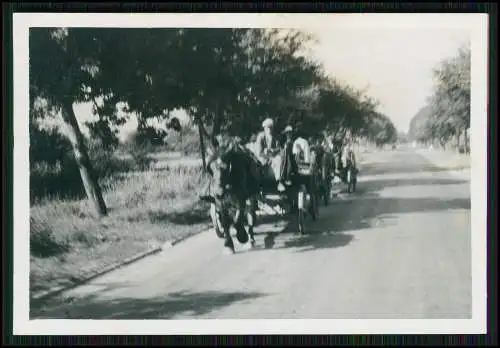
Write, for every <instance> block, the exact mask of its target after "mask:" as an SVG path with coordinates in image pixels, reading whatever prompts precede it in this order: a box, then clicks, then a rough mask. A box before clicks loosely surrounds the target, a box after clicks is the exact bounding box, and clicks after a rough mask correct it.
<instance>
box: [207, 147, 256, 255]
mask: <svg viewBox="0 0 500 348" xmlns="http://www.w3.org/2000/svg"><path fill="white" fill-rule="evenodd" d="M207 167H208V168H209V173H210V174H211V176H212V180H211V185H210V186H211V189H210V191H211V194H210V196H209V197H210V198H209V201H210V203H211V204H212V212H211V215H212V220H214V221H213V222H214V227H215V230H216V232H218V229H219V228H220V229H222V231H219V233H220V234H219V233H218V235H219V237H222V238H224V246H225V247H226V248H228V249H229V250H230V251H231V252H233V253H234V252H235V249H234V243H233V239H232V238H231V234H230V229H231V226H234V228H235V229H236V238H237V240H238V241H239V242H240V243H241V244H245V243H247V242H248V240H249V239H250V241H251V244H252V245H254V244H255V236H254V231H253V229H254V226H255V221H256V210H257V196H258V194H259V170H258V164H257V163H256V160H255V159H254V158H253V157H252V155H251V154H250V153H249V150H248V149H246V148H244V147H243V146H242V145H239V144H232V145H230V146H229V147H228V148H226V149H224V150H222V151H220V153H219V154H218V155H215V156H213V158H212V159H211V160H210V161H209V162H208V165H207ZM247 202H248V203H249V204H248V205H247ZM245 213H246V214H245ZM245 215H246V219H245ZM245 220H246V221H245ZM245 222H246V223H247V226H248V232H247V231H246V230H245Z"/></svg>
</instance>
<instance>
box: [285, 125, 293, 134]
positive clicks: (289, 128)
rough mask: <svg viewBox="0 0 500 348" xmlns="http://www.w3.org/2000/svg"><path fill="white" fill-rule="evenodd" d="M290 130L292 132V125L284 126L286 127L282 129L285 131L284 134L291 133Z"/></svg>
mask: <svg viewBox="0 0 500 348" xmlns="http://www.w3.org/2000/svg"><path fill="white" fill-rule="evenodd" d="M291 132H293V128H292V126H286V127H285V130H284V131H283V133H285V134H286V133H291Z"/></svg>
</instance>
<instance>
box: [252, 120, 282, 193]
mask: <svg viewBox="0 0 500 348" xmlns="http://www.w3.org/2000/svg"><path fill="white" fill-rule="evenodd" d="M262 128H263V130H262V131H261V132H260V133H259V134H257V139H256V141H255V145H256V155H257V158H258V159H259V161H260V163H261V165H262V169H263V174H264V175H265V176H270V177H274V178H275V180H276V181H277V182H278V190H279V191H284V190H285V187H284V185H283V183H282V182H281V174H282V173H281V170H280V169H281V167H282V162H283V161H282V156H281V155H280V146H279V143H278V137H277V136H276V135H275V133H274V121H273V120H272V119H270V118H266V119H265V120H264V121H263V122H262Z"/></svg>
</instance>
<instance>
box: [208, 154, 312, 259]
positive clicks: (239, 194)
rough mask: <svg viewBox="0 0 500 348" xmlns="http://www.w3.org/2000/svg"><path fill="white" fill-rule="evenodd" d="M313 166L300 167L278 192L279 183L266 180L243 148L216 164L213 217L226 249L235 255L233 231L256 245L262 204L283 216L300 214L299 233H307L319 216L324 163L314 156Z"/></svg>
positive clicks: (212, 193) (242, 241)
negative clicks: (276, 208) (308, 221)
mask: <svg viewBox="0 0 500 348" xmlns="http://www.w3.org/2000/svg"><path fill="white" fill-rule="evenodd" d="M311 157H312V160H311V163H298V173H296V175H294V176H293V177H292V178H291V183H290V185H287V186H286V189H285V191H284V192H278V190H277V185H276V181H274V180H272V179H268V178H266V177H263V176H262V175H260V174H261V171H260V170H261V168H260V167H259V164H258V161H256V160H255V158H254V157H253V154H252V153H251V152H250V151H249V150H248V149H246V148H244V147H243V146H241V145H237V146H231V147H230V148H228V149H227V150H225V151H224V154H223V155H221V156H220V157H219V158H218V159H217V160H215V161H214V163H213V169H212V179H213V180H212V184H213V185H212V187H213V189H212V190H211V191H212V192H211V193H210V195H209V196H210V199H209V200H210V203H211V208H210V216H211V219H212V223H213V226H214V230H215V233H216V235H217V236H218V237H219V238H224V239H225V246H226V247H228V248H229V249H231V250H232V251H233V252H234V244H233V242H232V238H231V236H230V228H231V226H234V228H235V229H236V232H237V233H236V238H237V239H238V241H239V242H240V243H242V244H244V243H246V242H248V239H250V241H251V243H252V245H253V244H254V243H255V238H254V231H253V229H254V227H255V225H256V221H257V210H258V206H259V203H260V204H261V205H262V204H263V205H269V203H270V202H273V203H274V204H275V205H277V206H280V207H281V208H282V209H281V213H282V214H290V213H294V214H295V213H296V214H297V229H298V233H300V234H303V233H305V221H306V218H307V217H308V216H310V217H311V218H312V219H313V220H316V219H317V217H318V214H319V208H318V199H319V194H320V191H319V189H318V182H319V175H320V172H321V171H320V169H319V168H320V163H319V162H317V161H316V160H315V158H316V156H311Z"/></svg>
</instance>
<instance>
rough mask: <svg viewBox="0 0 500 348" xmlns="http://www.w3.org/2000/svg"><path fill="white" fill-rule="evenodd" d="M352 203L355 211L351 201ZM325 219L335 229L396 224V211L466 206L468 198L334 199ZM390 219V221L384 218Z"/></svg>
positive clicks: (434, 210)
mask: <svg viewBox="0 0 500 348" xmlns="http://www.w3.org/2000/svg"><path fill="white" fill-rule="evenodd" d="M353 203H354V204H356V209H355V214H353V213H352V211H353V209H352V204H353ZM332 205H333V207H334V208H333V209H332V212H331V214H329V221H330V222H331V223H332V224H333V228H334V229H335V230H337V231H342V232H345V231H349V230H361V229H366V228H371V227H381V226H386V225H387V223H390V224H392V225H396V224H398V219H399V217H398V215H400V214H411V213H424V212H425V213H428V212H440V211H447V210H457V209H460V210H469V209H470V207H471V202H470V199H461V198H455V199H439V198H390V197H379V198H375V197H362V199H359V200H356V201H336V202H334V203H333V204H332ZM388 221H390V222H388Z"/></svg>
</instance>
